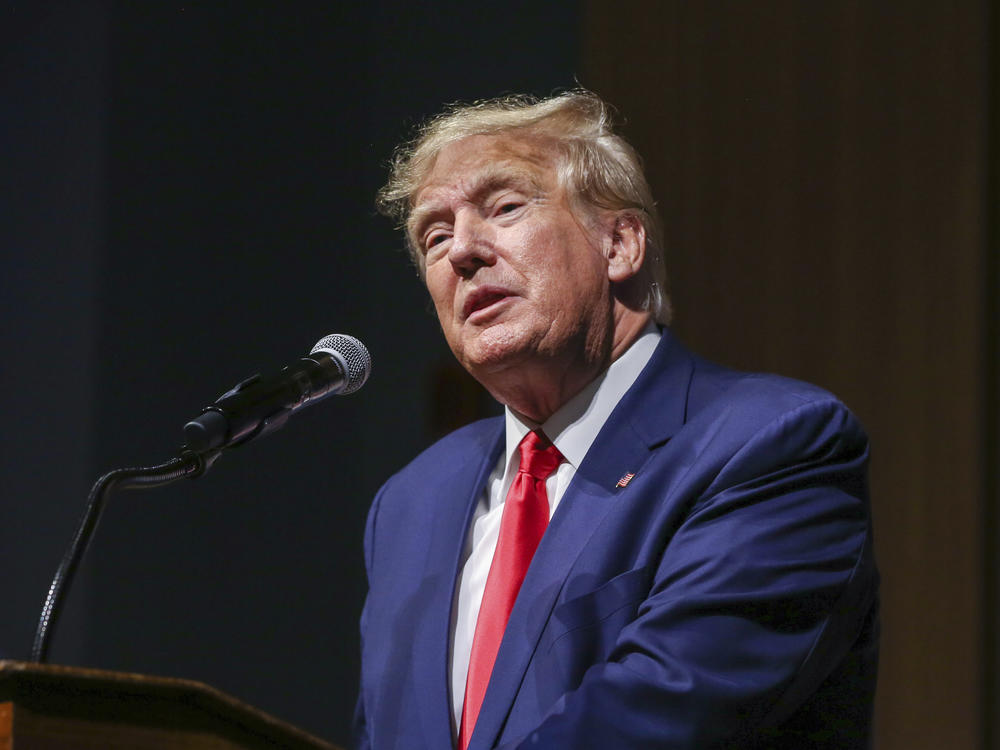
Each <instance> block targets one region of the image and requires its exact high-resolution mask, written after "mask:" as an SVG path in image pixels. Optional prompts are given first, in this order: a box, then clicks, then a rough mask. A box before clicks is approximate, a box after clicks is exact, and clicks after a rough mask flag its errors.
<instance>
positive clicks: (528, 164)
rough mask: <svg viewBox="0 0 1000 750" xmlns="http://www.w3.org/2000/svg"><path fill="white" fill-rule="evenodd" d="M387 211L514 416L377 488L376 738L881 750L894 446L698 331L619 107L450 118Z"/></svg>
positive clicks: (552, 105)
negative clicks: (879, 548)
mask: <svg viewBox="0 0 1000 750" xmlns="http://www.w3.org/2000/svg"><path fill="white" fill-rule="evenodd" d="M380 202H381V206H382V208H383V210H384V211H385V212H387V213H389V214H391V215H393V216H395V217H396V218H398V219H399V221H400V223H401V225H402V226H403V227H404V229H405V231H406V236H407V240H408V244H409V246H410V248H411V251H412V252H413V256H414V260H415V263H416V265H417V268H418V269H419V271H420V273H421V275H422V277H423V278H424V280H425V283H426V285H427V288H428V291H429V292H430V296H431V299H432V301H433V303H434V306H435V309H436V311H437V315H438V318H439V320H440V323H441V327H442V329H443V331H444V334H445V337H446V339H447V340H448V343H449V345H450V347H451V349H452V351H453V352H454V353H455V356H456V357H457V358H458V360H459V361H460V362H461V363H462V365H463V366H464V367H465V368H466V369H467V370H468V371H469V372H470V373H472V375H473V376H474V377H476V379H477V380H479V381H480V382H481V383H482V384H483V385H484V386H485V387H486V388H487V389H488V390H489V391H490V393H491V394H492V395H493V396H494V397H495V398H496V399H497V400H498V401H500V402H501V403H503V404H504V405H505V407H506V411H505V416H503V417H498V418H496V419H490V420H485V421H482V422H478V423H475V424H472V425H469V426H468V427H465V428H463V429H461V430H459V431H457V432H455V433H453V434H452V435H450V436H448V437H446V438H444V439H443V440H441V441H440V442H438V443H437V444H435V445H433V446H432V447H431V448H429V449H428V450H427V451H425V452H424V453H423V454H421V455H420V456H418V457H417V458H416V459H415V460H414V461H413V462H412V463H410V464H409V465H408V466H406V467H405V468H404V469H402V470H401V471H400V472H399V473H398V474H396V475H395V476H393V477H392V478H391V479H390V480H389V481H388V482H387V483H386V484H385V485H384V486H383V488H382V489H381V491H380V492H379V494H378V496H377V497H376V499H375V502H374V504H373V505H372V509H371V512H370V514H369V518H368V524H367V529H366V534H365V563H366V566H367V572H368V578H369V586H370V589H369V595H368V599H367V602H366V605H365V611H364V614H363V616H362V636H363V649H362V680H361V694H360V698H359V701H358V710H357V717H356V719H357V721H356V741H357V745H358V746H359V747H364V748H369V747H370V748H374V749H375V750H388V749H389V748H400V749H405V750H419V749H420V748H433V749H435V750H441V749H443V748H450V747H458V748H459V749H460V750H466V748H468V750H486V748H492V747H502V748H714V747H739V748H746V747H761V748H771V747H774V748H812V747H823V748H861V747H867V746H869V743H870V734H871V731H870V730H871V709H872V698H873V693H874V685H875V670H876V660H877V629H878V614H877V612H878V575H877V572H876V569H875V563H874V560H873V557H872V538H871V522H870V512H869V505H868V488H867V477H866V471H867V460H868V444H867V438H866V437H865V435H864V432H863V431H862V429H861V427H860V426H859V425H858V423H857V421H856V420H855V418H854V417H853V416H852V415H851V413H850V412H849V411H848V410H847V409H846V408H845V407H844V406H843V405H842V404H841V403H840V402H839V401H837V400H836V399H835V398H834V397H833V396H831V395H830V394H829V393H827V392H825V391H823V390H821V389H819V388H816V387H813V386H810V385H807V384H804V383H799V382H796V381H792V380H787V379H784V378H779V377H775V376H769V375H751V374H745V373H737V372H733V371H730V370H726V369H724V368H721V367H718V366H716V365H713V364H710V363H708V362H706V361H704V360H702V359H700V358H698V357H697V356H695V355H693V354H691V353H690V352H688V351H687V350H686V349H684V347H683V346H682V345H681V344H680V342H679V341H678V340H677V339H676V338H675V337H674V336H673V334H672V333H671V332H670V330H669V328H668V327H667V324H668V323H669V320H670V309H669V303H668V301H667V298H666V295H665V292H664V289H665V273H664V270H663V258H662V248H663V243H662V234H661V231H660V228H659V221H658V219H657V215H656V209H655V205H654V203H653V200H652V197H651V196H650V192H649V188H648V186H647V183H646V180H645V178H644V177H643V175H642V170H641V167H640V163H639V159H638V156H637V155H636V154H635V152H634V151H633V150H632V148H631V147H630V146H629V145H628V144H627V143H626V142H625V141H624V140H622V139H621V138H620V137H618V136H617V135H615V134H614V133H613V132H612V130H611V128H610V125H609V122H608V116H607V112H606V108H605V106H604V105H603V103H602V102H601V101H600V100H599V99H598V98H597V97H595V96H594V95H592V94H590V93H588V92H583V91H576V92H571V93H568V94H564V95H561V96H558V97H554V98H551V99H547V100H543V101H534V100H530V99H526V98H522V97H513V98H506V99H502V100H495V101H490V102H481V103H477V104H475V105H471V106H467V107H456V108H452V109H451V110H449V111H448V112H446V113H445V114H444V115H442V116H440V117H438V118H436V119H435V120H432V121H431V122H429V123H428V124H427V125H426V126H425V127H424V129H423V130H422V131H421V133H420V134H419V136H418V138H417V140H416V141H415V142H414V143H412V144H409V145H408V146H407V147H405V148H404V149H402V150H401V151H400V153H399V155H398V157H397V159H396V161H395V164H394V167H393V172H392V176H391V178H390V181H389V183H388V184H387V185H386V187H385V188H383V190H382V192H381V193H380Z"/></svg>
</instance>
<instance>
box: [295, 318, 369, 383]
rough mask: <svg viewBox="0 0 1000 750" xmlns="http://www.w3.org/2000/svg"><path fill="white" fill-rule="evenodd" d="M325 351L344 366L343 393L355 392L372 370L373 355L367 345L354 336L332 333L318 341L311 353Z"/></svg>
mask: <svg viewBox="0 0 1000 750" xmlns="http://www.w3.org/2000/svg"><path fill="white" fill-rule="evenodd" d="M316 352H325V353H326V354H329V355H330V356H332V357H334V358H335V359H337V361H338V362H340V364H341V365H342V366H343V368H344V386H343V388H341V389H340V391H339V393H340V394H341V395H344V394H348V393H354V392H355V391H356V390H358V388H360V387H361V386H363V385H364V384H365V382H366V381H367V380H368V376H369V375H371V372H372V356H371V355H370V354H369V353H368V349H367V348H365V345H364V344H362V343H361V342H360V341H358V340H357V339H356V338H354V337H353V336H348V335H347V334H344V333H331V334H330V335H329V336H324V337H323V338H321V339H320V340H319V341H317V342H316V346H314V347H313V348H312V351H311V352H309V353H310V354H315V353H316Z"/></svg>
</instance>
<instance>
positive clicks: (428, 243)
mask: <svg viewBox="0 0 1000 750" xmlns="http://www.w3.org/2000/svg"><path fill="white" fill-rule="evenodd" d="M448 236H449V235H448V233H447V232H431V233H430V234H428V235H427V236H426V237H425V238H424V252H427V251H429V250H430V249H431V248H433V247H436V246H437V245H440V244H441V243H442V242H444V241H445V240H447V239H448Z"/></svg>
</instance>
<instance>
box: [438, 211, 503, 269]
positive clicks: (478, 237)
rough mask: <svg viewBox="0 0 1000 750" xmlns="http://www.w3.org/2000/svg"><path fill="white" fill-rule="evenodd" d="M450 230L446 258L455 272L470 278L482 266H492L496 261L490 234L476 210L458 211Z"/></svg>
mask: <svg viewBox="0 0 1000 750" xmlns="http://www.w3.org/2000/svg"><path fill="white" fill-rule="evenodd" d="M452 231H453V234H452V237H451V244H450V247H449V248H448V260H449V261H450V262H451V266H452V268H453V269H454V270H455V273H456V274H458V275H459V276H461V277H462V278H470V277H471V276H473V275H474V274H475V273H476V271H478V270H479V269H480V268H482V267H483V266H492V265H493V264H494V263H495V262H496V253H495V252H494V250H493V241H492V240H493V238H492V235H491V233H490V231H489V228H488V226H487V224H486V222H485V221H484V220H483V218H482V217H481V216H479V214H478V212H476V211H474V210H467V211H462V212H460V213H459V214H458V216H456V217H455V226H454V229H453V230H452Z"/></svg>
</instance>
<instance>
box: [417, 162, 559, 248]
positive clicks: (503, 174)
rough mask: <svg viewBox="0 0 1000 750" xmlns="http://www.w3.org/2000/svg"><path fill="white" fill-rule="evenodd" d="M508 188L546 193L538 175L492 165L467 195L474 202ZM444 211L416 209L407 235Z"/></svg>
mask: <svg viewBox="0 0 1000 750" xmlns="http://www.w3.org/2000/svg"><path fill="white" fill-rule="evenodd" d="M507 187H513V188H515V189H516V188H518V187H523V188H527V189H528V190H529V191H531V192H533V193H534V194H536V195H538V194H540V193H544V192H545V190H544V188H543V187H542V185H541V183H540V182H539V181H538V178H537V177H536V175H535V174H534V173H532V172H531V171H530V170H527V169H524V168H522V167H511V166H502V165H498V164H490V165H488V166H486V167H485V168H483V169H482V170H480V171H479V172H478V173H477V174H476V175H475V176H474V177H473V179H472V182H471V184H470V186H469V188H468V190H467V191H466V195H467V196H468V197H469V198H470V199H472V200H479V199H481V198H482V197H483V196H484V195H489V194H490V193H492V192H495V191H497V190H500V189H502V188H507ZM444 211H445V209H444V208H443V207H442V206H441V205H440V204H437V205H435V204H433V203H432V204H430V205H424V206H417V207H415V208H414V209H413V210H412V211H411V212H410V216H409V218H408V219H407V221H406V230H407V233H408V234H410V235H411V236H413V235H415V234H416V230H417V229H419V228H420V227H421V226H422V225H424V224H426V223H427V222H428V221H429V220H430V219H432V218H433V217H434V216H436V215H439V214H441V213H444Z"/></svg>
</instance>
